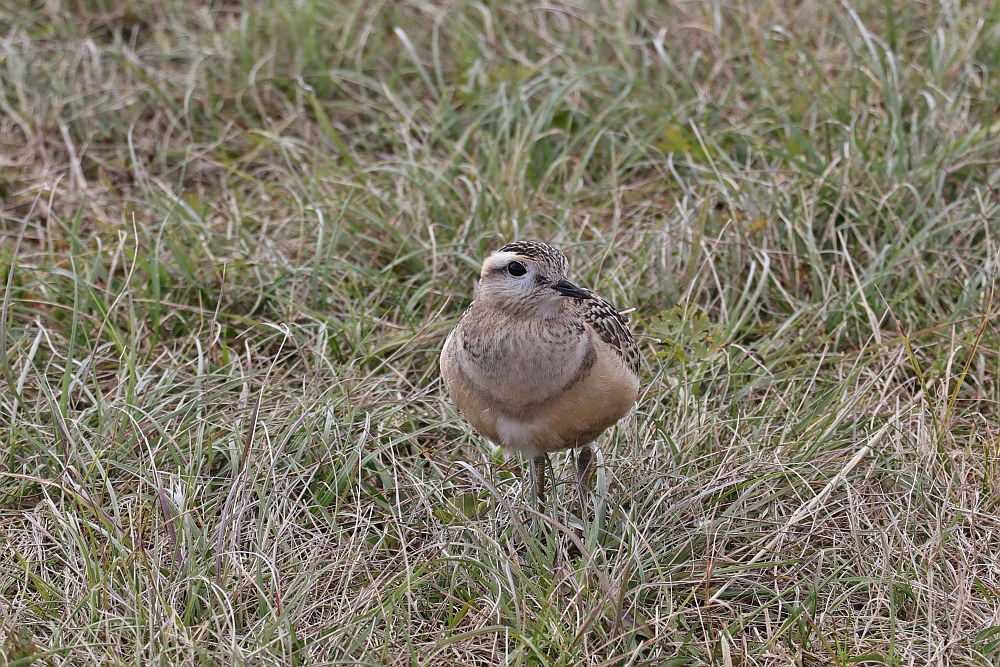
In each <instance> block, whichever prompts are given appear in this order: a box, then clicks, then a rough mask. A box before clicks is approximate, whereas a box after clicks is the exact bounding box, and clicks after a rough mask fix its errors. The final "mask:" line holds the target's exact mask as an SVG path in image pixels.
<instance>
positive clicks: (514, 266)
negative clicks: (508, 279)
mask: <svg viewBox="0 0 1000 667" xmlns="http://www.w3.org/2000/svg"><path fill="white" fill-rule="evenodd" d="M527 272H528V269H526V268H524V264H521V262H511V263H510V264H508V265H507V273H509V274H510V275H512V276H515V277H517V276H523V275H524V274H525V273H527Z"/></svg>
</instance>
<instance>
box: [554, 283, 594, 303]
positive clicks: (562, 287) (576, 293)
mask: <svg viewBox="0 0 1000 667" xmlns="http://www.w3.org/2000/svg"><path fill="white" fill-rule="evenodd" d="M552 289H554V290H555V291H557V292H559V293H560V294H562V295H563V296H571V297H573V298H574V299H589V298H590V292H588V291H587V290H585V289H583V288H582V287H579V286H577V285H574V284H573V283H571V282H570V281H568V280H560V281H559V282H557V283H553V285H552Z"/></svg>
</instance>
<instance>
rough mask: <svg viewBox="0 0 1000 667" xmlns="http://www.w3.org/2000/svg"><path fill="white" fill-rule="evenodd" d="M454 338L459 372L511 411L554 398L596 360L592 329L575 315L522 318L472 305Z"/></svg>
mask: <svg viewBox="0 0 1000 667" xmlns="http://www.w3.org/2000/svg"><path fill="white" fill-rule="evenodd" d="M451 338H452V345H453V347H454V348H455V349H454V357H455V363H456V365H457V370H458V371H460V372H461V374H462V375H463V376H464V377H465V379H466V380H467V381H468V383H469V384H471V385H472V386H473V387H475V388H476V389H477V390H478V391H479V393H481V394H482V395H483V396H484V398H485V399H486V400H488V401H492V402H494V403H495V406H494V407H495V409H497V410H500V411H503V412H506V413H511V414H517V413H519V412H520V411H523V410H526V409H530V408H531V406H534V405H537V404H540V403H543V402H546V401H548V400H550V399H551V398H552V397H553V396H555V395H557V394H559V393H560V392H562V391H564V389H565V387H566V386H567V385H569V384H570V383H571V382H572V381H573V380H574V379H575V378H577V377H579V376H580V375H581V374H584V373H586V372H588V370H589V367H590V366H591V365H592V364H593V354H592V351H591V342H590V338H589V334H588V331H587V327H586V326H585V325H584V323H583V322H581V321H579V320H577V319H575V318H569V317H567V318H553V319H548V320H524V319H520V320H516V319H515V318H512V317H509V316H508V315H507V314H505V313H502V312H495V311H490V312H486V311H485V309H483V310H482V311H478V312H477V311H476V310H474V309H470V311H467V314H466V315H465V316H463V318H462V320H461V322H460V323H459V326H458V327H456V330H455V331H454V332H453V334H452V336H451Z"/></svg>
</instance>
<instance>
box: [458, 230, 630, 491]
mask: <svg viewBox="0 0 1000 667" xmlns="http://www.w3.org/2000/svg"><path fill="white" fill-rule="evenodd" d="M567 268H569V263H568V262H567V261H566V256H565V255H563V254H562V252H560V251H559V250H558V249H557V248H554V247H553V246H550V245H548V244H545V243H540V242H538V241H518V242H516V243H509V244H507V245H505V246H503V247H502V248H500V249H499V250H497V251H496V252H494V253H493V254H492V255H490V256H489V257H487V258H486V261H485V262H483V269H482V273H481V275H480V282H479V290H478V294H477V295H476V300H475V301H474V302H473V303H472V305H470V306H469V308H468V310H466V311H465V313H464V314H463V315H462V318H461V319H460V320H459V322H458V325H457V326H456V327H455V329H454V330H453V331H452V332H451V333H450V334H449V335H448V339H447V341H445V344H444V349H443V350H442V351H441V374H442V376H443V377H444V384H445V388H446V389H447V390H448V394H449V395H450V396H451V398H452V400H453V401H454V402H455V404H456V405H457V406H458V409H459V411H460V412H461V413H462V415H463V416H464V417H465V418H466V419H467V420H469V422H470V423H471V424H472V426H473V427H474V428H475V429H476V430H477V431H478V432H479V433H481V434H482V435H484V436H486V437H487V438H489V439H490V440H492V441H493V442H495V443H497V444H500V445H503V446H504V447H507V448H508V449H513V450H515V451H518V452H521V453H522V454H524V455H525V456H526V457H528V458H529V459H530V460H531V466H530V471H531V486H532V492H533V494H534V497H535V498H536V499H537V500H538V501H539V502H544V499H545V474H546V473H545V468H546V463H547V461H548V456H547V455H548V454H549V453H551V452H558V451H562V450H565V449H574V448H575V449H578V450H579V453H578V456H576V457H575V458H576V461H575V466H574V469H575V472H576V484H577V490H578V493H579V498H580V502H581V503H582V502H583V498H584V496H583V491H584V487H585V485H586V483H587V481H588V479H589V477H590V474H591V473H592V470H593V460H594V450H593V448H592V446H591V444H590V443H592V442H593V441H594V440H595V439H596V438H597V436H599V435H600V434H601V433H603V432H604V431H605V430H606V429H607V428H608V427H610V426H611V425H613V424H614V423H615V422H617V421H618V420H619V419H621V418H622V417H623V416H624V415H625V414H626V413H627V412H628V411H629V409H631V407H632V405H633V404H634V403H635V401H636V399H637V398H638V392H639V350H638V348H637V347H636V344H635V340H633V338H632V334H631V333H630V332H629V330H628V326H627V324H628V320H627V319H626V318H625V317H623V316H622V315H621V314H620V313H619V312H618V311H617V310H615V308H614V306H612V305H611V304H610V303H608V302H607V301H605V300H604V299H602V298H601V297H599V296H597V295H596V294H594V293H593V292H591V291H590V290H588V289H584V288H582V287H578V286H577V285H575V284H573V283H571V282H570V281H569V280H567V279H566V270H567Z"/></svg>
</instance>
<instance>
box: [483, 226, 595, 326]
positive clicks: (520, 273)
mask: <svg viewBox="0 0 1000 667" xmlns="http://www.w3.org/2000/svg"><path fill="white" fill-rule="evenodd" d="M568 268H569V262H568V261H566V256H565V255H564V254H562V252H561V251H560V250H559V249H558V248H556V247H554V246H550V245H549V244H547V243H541V242H540V241H516V242H514V243H508V244H507V245H505V246H503V247H502V248H500V249H499V250H496V251H495V252H494V253H493V254H492V255H490V256H489V257H487V258H486V261H485V262H483V270H482V273H481V274H480V278H479V292H478V294H477V295H476V299H477V300H479V301H483V302H488V303H490V304H491V305H493V306H496V307H501V308H510V309H515V310H527V311H532V312H534V313H536V314H540V315H554V314H556V313H558V312H559V311H560V309H561V307H562V304H563V300H564V299H565V298H566V297H570V298H574V299H590V298H592V295H591V293H590V292H588V291H587V290H585V289H582V288H580V287H578V286H577V285H575V284H574V283H572V282H570V281H569V280H567V279H566V270H567V269H568Z"/></svg>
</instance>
